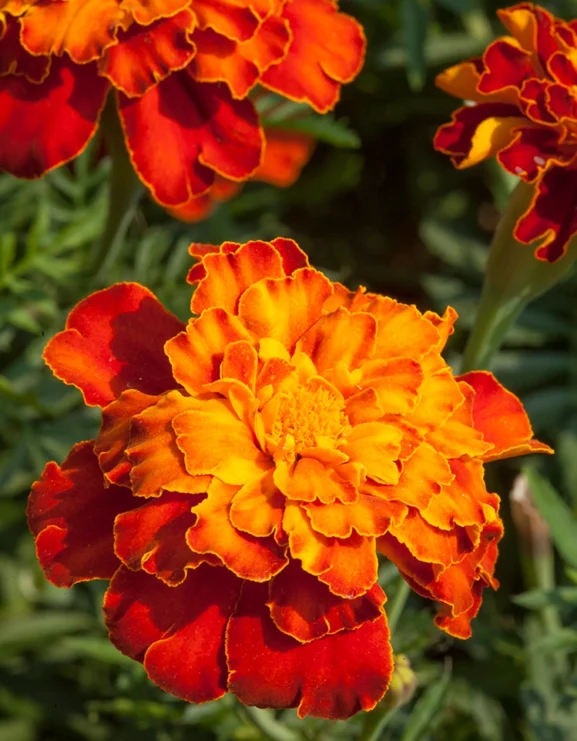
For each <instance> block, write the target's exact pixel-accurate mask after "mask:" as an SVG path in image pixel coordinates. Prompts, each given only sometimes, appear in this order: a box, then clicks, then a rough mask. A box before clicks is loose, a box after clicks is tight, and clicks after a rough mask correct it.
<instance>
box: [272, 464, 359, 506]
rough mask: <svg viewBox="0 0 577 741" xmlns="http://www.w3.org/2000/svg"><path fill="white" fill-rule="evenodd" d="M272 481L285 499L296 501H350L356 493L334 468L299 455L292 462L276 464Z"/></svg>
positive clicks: (325, 502) (353, 487)
mask: <svg viewBox="0 0 577 741" xmlns="http://www.w3.org/2000/svg"><path fill="white" fill-rule="evenodd" d="M274 483H275V484H276V486H277V487H278V488H279V490H280V491H282V493H283V494H284V495H285V497H287V499H292V500H294V501H297V502H314V501H315V500H318V501H319V502H322V503H323V504H327V503H330V502H334V501H340V502H352V501H354V500H355V499H356V496H357V492H356V488H355V486H354V485H353V484H352V483H351V482H350V481H347V480H346V479H344V478H341V477H340V476H339V474H338V470H335V469H333V468H331V467H327V466H325V465H324V464H323V463H322V462H321V461H319V460H316V459H315V458H310V457H305V458H299V460H297V461H296V463H294V464H292V465H289V464H288V463H285V462H279V463H277V466H276V469H275V472H274Z"/></svg>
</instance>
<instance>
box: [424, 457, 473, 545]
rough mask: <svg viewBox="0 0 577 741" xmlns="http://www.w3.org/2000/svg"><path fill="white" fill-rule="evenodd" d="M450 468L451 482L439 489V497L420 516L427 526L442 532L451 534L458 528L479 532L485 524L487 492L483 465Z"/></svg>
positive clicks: (468, 463) (459, 463)
mask: <svg viewBox="0 0 577 741" xmlns="http://www.w3.org/2000/svg"><path fill="white" fill-rule="evenodd" d="M450 466H451V471H452V472H453V474H454V479H453V481H452V482H451V483H450V484H448V485H446V486H443V488H442V490H441V493H440V494H437V495H436V496H434V497H433V498H432V499H431V501H430V502H429V504H428V506H427V508H426V509H422V510H421V514H422V516H423V518H424V519H425V520H426V521H427V522H428V523H429V524H430V525H433V526H434V527H438V528H441V529H442V530H451V528H453V527H454V526H455V525H459V526H461V527H469V526H477V527H478V529H479V531H480V530H481V528H482V526H483V525H484V523H485V520H486V517H485V512H484V510H483V500H484V499H486V496H487V490H486V488H485V479H484V472H483V464H482V463H481V461H479V460H472V461H466V462H463V461H458V460H454V461H451V462H450Z"/></svg>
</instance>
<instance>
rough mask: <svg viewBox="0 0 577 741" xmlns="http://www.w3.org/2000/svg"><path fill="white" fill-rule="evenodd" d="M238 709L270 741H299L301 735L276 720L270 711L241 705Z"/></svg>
mask: <svg viewBox="0 0 577 741" xmlns="http://www.w3.org/2000/svg"><path fill="white" fill-rule="evenodd" d="M238 707H239V709H240V711H241V712H242V713H243V715H244V716H245V717H246V718H247V720H248V721H249V723H250V724H251V725H253V726H254V727H255V728H256V729H258V730H259V731H260V732H261V733H262V735H263V736H264V737H265V738H266V739H268V741H299V739H300V737H299V735H298V734H297V733H295V732H294V731H291V730H290V728H286V727H285V726H283V725H282V724H281V723H279V722H278V721H277V720H275V717H274V715H273V714H272V713H271V711H270V710H263V709H261V708H255V707H252V706H249V705H241V704H240V703H239V705H238Z"/></svg>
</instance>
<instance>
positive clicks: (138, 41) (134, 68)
mask: <svg viewBox="0 0 577 741" xmlns="http://www.w3.org/2000/svg"><path fill="white" fill-rule="evenodd" d="M68 1H70V0H68ZM194 23H195V21H194V15H193V14H192V13H191V12H190V10H182V11H181V12H180V13H178V14H177V15H175V16H174V17H172V18H167V19H162V20H158V21H155V22H154V23H152V24H151V25H150V26H138V25H136V24H133V25H132V26H131V27H130V28H129V29H128V31H126V32H121V33H120V34H119V37H118V44H116V45H115V46H111V47H110V48H109V49H107V50H106V52H105V53H104V55H103V57H102V59H101V60H100V63H99V65H98V71H99V73H100V74H101V75H102V76H103V77H107V78H108V79H109V80H110V82H111V83H112V84H113V85H114V87H115V88H116V89H117V90H121V91H122V92H123V93H125V94H126V95H128V96H129V97H135V96H136V97H138V96H141V95H144V93H145V92H146V91H147V90H149V89H150V88H151V87H153V86H154V85H156V84H157V83H158V82H160V81H161V80H164V79H165V77H167V76H168V75H169V74H171V73H172V72H174V71H176V70H179V69H182V68H183V67H186V65H187V64H188V63H189V62H190V60H191V59H192V58H193V56H194V54H195V45H194V44H193V43H192V41H191V40H190V39H189V32H190V31H192V29H193V28H194Z"/></svg>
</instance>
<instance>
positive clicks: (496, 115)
mask: <svg viewBox="0 0 577 741" xmlns="http://www.w3.org/2000/svg"><path fill="white" fill-rule="evenodd" d="M498 15H499V18H500V19H501V21H502V22H503V24H504V26H505V27H506V28H507V31H508V32H509V33H510V34H511V35H510V36H503V37H501V38H499V39H497V40H496V41H494V42H493V43H492V44H490V45H489V46H488V47H487V49H486V51H485V53H484V54H483V56H482V57H480V58H478V59H471V60H469V61H467V62H463V63H461V64H457V65H456V66H454V67H451V68H450V69H447V70H445V72H443V73H441V74H440V75H439V76H438V77H437V85H438V86H439V87H440V88H442V89H443V90H445V91H446V92H448V93H451V94H452V95H455V96H457V97H459V98H463V99H465V100H466V105H465V106H464V107H463V108H459V109H458V110H457V111H456V113H455V114H454V115H453V120H452V122H451V123H449V124H446V125H444V126H441V128H440V129H439V131H438V132H437V135H436V137H435V147H436V148H437V149H438V150H440V151H442V152H445V153H446V154H450V155H451V158H452V161H453V163H454V164H455V166H456V167H459V168H464V167H470V166H471V165H474V164H476V163H478V162H480V161H482V160H484V159H486V158H488V157H493V156H496V157H497V161H498V162H499V164H500V165H501V166H502V167H503V168H505V170H507V171H508V172H510V173H512V174H513V175H517V176H518V177H520V178H521V179H522V180H524V181H525V182H527V183H532V184H534V186H535V191H534V195H533V199H532V202H531V203H530V205H529V207H528V209H527V211H526V212H525V213H524V214H523V215H522V216H521V218H520V219H519V220H518V222H517V224H516V227H515V237H516V238H517V239H518V240H519V241H520V242H523V243H525V244H530V243H531V242H534V241H535V240H541V241H540V244H539V246H538V248H537V250H536V256H537V257H538V258H539V259H541V260H546V261H548V262H554V261H555V260H558V259H559V258H561V257H562V256H563V255H564V254H565V252H566V250H567V246H568V243H569V241H570V240H571V238H572V237H573V236H574V235H575V234H576V233H577V208H576V207H575V206H576V201H575V193H576V192H577V93H576V91H577V21H571V22H569V23H566V22H565V21H562V20H560V19H559V18H555V17H554V16H553V15H551V13H549V12H548V11H546V10H544V9H543V8H541V7H539V6H538V5H534V4H533V3H522V4H520V5H515V6H513V7H511V8H508V9H506V10H500V11H499V12H498Z"/></svg>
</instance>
